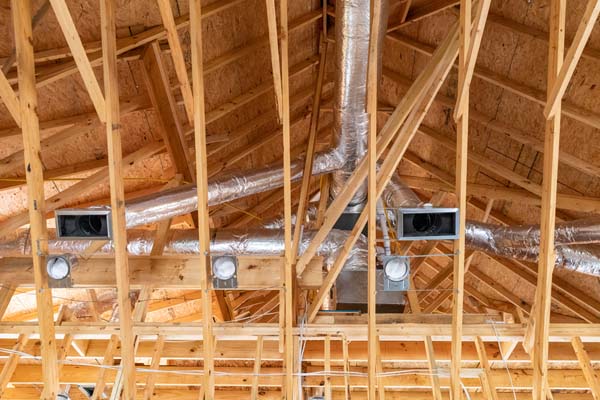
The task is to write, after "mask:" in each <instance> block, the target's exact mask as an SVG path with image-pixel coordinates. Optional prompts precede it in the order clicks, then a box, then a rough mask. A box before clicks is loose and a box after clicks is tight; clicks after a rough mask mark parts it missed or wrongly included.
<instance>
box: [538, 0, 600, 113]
mask: <svg viewBox="0 0 600 400" xmlns="http://www.w3.org/2000/svg"><path fill="white" fill-rule="evenodd" d="M598 14H600V1H598V0H588V3H587V6H586V8H585V11H584V13H583V17H582V19H581V22H580V23H579V26H578V27H577V32H576V33H575V37H574V38H573V43H572V44H571V47H570V48H569V51H568V52H567V55H566V57H565V60H564V62H563V63H562V65H561V66H560V68H559V72H558V73H557V77H556V79H554V80H553V82H552V85H551V86H548V87H549V88H551V89H550V90H549V92H548V99H547V102H546V107H545V108H544V115H545V116H546V119H550V118H552V117H554V116H556V113H557V112H558V111H559V110H560V107H559V103H560V102H561V101H562V98H563V96H564V95H565V92H566V90H567V86H568V85H569V82H570V81H571V77H572V76H573V73H574V72H575V67H577V63H578V62H579V59H580V58H581V55H582V53H583V49H584V48H585V45H586V44H587V41H588V39H589V38H590V35H591V34H592V30H593V29H594V26H595V24H596V20H597V19H598ZM551 43H552V42H551ZM563 46H564V44H563ZM561 62H562V60H561ZM549 83H550V82H549Z"/></svg>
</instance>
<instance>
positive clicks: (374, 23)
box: [351, 1, 425, 400]
mask: <svg viewBox="0 0 600 400" xmlns="http://www.w3.org/2000/svg"><path fill="white" fill-rule="evenodd" d="M382 7H383V6H382V5H381V2H380V1H373V2H371V22H370V23H371V33H370V37H369V59H368V68H367V114H368V116H369V130H368V135H367V160H368V164H367V165H368V167H367V169H368V173H367V189H368V191H367V194H368V195H367V207H366V208H367V212H368V224H367V241H368V244H367V248H368V259H367V260H368V262H367V270H368V274H367V279H368V283H367V308H368V328H369V361H368V369H367V371H368V379H369V389H368V390H369V398H370V399H373V400H374V399H375V395H376V394H379V399H380V400H381V397H382V396H383V393H384V390H385V389H384V388H383V386H382V384H381V380H380V379H377V376H378V369H379V368H378V362H377V355H378V353H379V337H378V335H377V315H376V312H377V310H376V307H377V304H376V302H377V300H376V297H377V259H376V256H377V254H376V251H377V250H376V249H377V199H378V196H377V147H376V146H377V87H378V85H379V76H378V64H379V63H378V60H379V56H378V47H379V31H380V29H381V27H380V24H381V23H384V21H382V19H383V15H384V14H383V10H382ZM423 90H425V89H423ZM356 225H357V226H358V225H359V224H356ZM361 229H362V228H361ZM351 234H355V235H356V236H359V233H357V232H354V229H353V232H352V233H351Z"/></svg>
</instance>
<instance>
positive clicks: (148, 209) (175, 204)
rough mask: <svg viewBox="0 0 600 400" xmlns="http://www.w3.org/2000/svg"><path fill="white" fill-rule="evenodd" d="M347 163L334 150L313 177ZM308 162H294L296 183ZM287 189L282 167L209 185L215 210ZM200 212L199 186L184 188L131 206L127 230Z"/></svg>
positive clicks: (318, 161) (318, 162)
mask: <svg viewBox="0 0 600 400" xmlns="http://www.w3.org/2000/svg"><path fill="white" fill-rule="evenodd" d="M342 165H343V160H341V159H340V158H339V157H338V152H337V151H336V150H335V149H334V150H331V151H328V152H321V153H317V154H316V155H315V158H314V163H313V168H312V174H313V175H321V174H326V173H330V172H332V171H335V170H337V169H339V168H340V167H341V166H342ZM303 167H304V160H302V159H299V160H295V161H293V162H292V166H291V170H292V181H297V180H300V179H301V178H302V170H303ZM282 186H283V166H282V165H281V163H279V164H278V165H272V166H268V167H264V168H260V169H256V170H251V171H239V172H236V173H229V174H228V175H226V176H223V177H220V178H218V179H213V180H212V181H210V182H209V184H208V204H209V205H211V206H214V205H217V204H223V203H226V202H229V201H233V200H236V199H241V198H244V197H247V196H251V195H253V194H257V193H263V192H267V191H269V190H273V189H277V188H280V187H282ZM197 209H198V193H197V190H196V186H195V185H186V186H180V187H178V188H174V189H170V190H165V191H163V192H160V193H157V194H151V195H148V196H144V197H140V198H138V199H135V200H132V201H129V202H127V205H126V207H125V217H126V221H127V222H126V224H127V228H133V227H136V226H141V225H147V224H153V223H156V222H159V221H162V220H166V219H169V218H174V217H178V216H181V215H186V214H189V213H191V212H194V211H196V210H197Z"/></svg>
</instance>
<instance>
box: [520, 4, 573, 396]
mask: <svg viewBox="0 0 600 400" xmlns="http://www.w3.org/2000/svg"><path fill="white" fill-rule="evenodd" d="M565 15H566V1H565V0H553V1H552V2H551V4H550V22H549V25H550V40H549V43H550V44H549V46H548V78H547V79H548V88H551V87H553V86H554V83H555V82H557V77H558V74H559V71H560V70H561V66H562V63H563V55H564V46H565V18H566V17H565ZM548 99H549V100H550V99H551V93H550V92H548ZM558 111H559V112H558V114H557V115H556V116H554V117H550V118H549V119H548V120H547V121H546V133H545V139H544V144H545V149H544V171H543V177H542V210H541V216H540V217H541V225H540V255H539V262H538V278H537V288H536V292H535V302H534V306H535V315H532V316H531V317H530V318H529V323H530V324H533V326H534V351H533V355H532V365H533V378H534V382H533V399H534V400H545V398H546V396H547V395H546V393H547V388H548V378H547V374H548V365H547V361H548V329H549V325H550V305H551V295H552V273H553V271H554V263H555V261H556V252H555V248H554V228H555V224H556V191H557V186H558V182H557V179H558V151H559V143H560V117H561V113H560V105H559V110H558Z"/></svg>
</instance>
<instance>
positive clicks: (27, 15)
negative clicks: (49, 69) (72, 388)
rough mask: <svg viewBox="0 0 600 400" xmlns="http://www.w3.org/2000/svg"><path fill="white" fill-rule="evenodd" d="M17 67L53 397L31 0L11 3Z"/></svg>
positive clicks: (48, 394)
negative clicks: (29, 0)
mask: <svg viewBox="0 0 600 400" xmlns="http://www.w3.org/2000/svg"><path fill="white" fill-rule="evenodd" d="M11 8H12V17H13V26H14V33H15V35H14V36H15V45H16V50H17V70H18V79H19V102H20V113H21V128H22V130H23V132H22V133H23V148H24V155H25V171H26V174H25V176H26V179H27V192H28V195H27V203H28V207H29V220H30V232H31V233H30V234H31V242H32V253H33V256H32V259H33V260H32V261H33V277H34V281H35V288H36V291H35V292H36V305H37V312H38V324H39V331H40V341H41V347H42V371H43V377H44V389H43V392H42V396H41V398H42V399H48V400H50V399H52V400H54V399H55V398H56V395H57V394H58V389H59V386H58V384H59V377H58V371H57V369H56V362H57V359H58V355H57V349H56V338H55V327H54V316H53V307H52V291H51V289H49V287H48V275H47V272H46V255H47V254H48V251H47V250H48V243H47V238H48V234H47V227H46V217H45V214H46V211H45V199H44V172H43V171H44V169H43V164H42V160H41V158H40V130H39V118H38V114H37V107H38V103H37V92H36V89H35V65H34V58H33V36H32V26H31V3H30V2H28V1H18V0H13V1H12V2H11Z"/></svg>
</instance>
